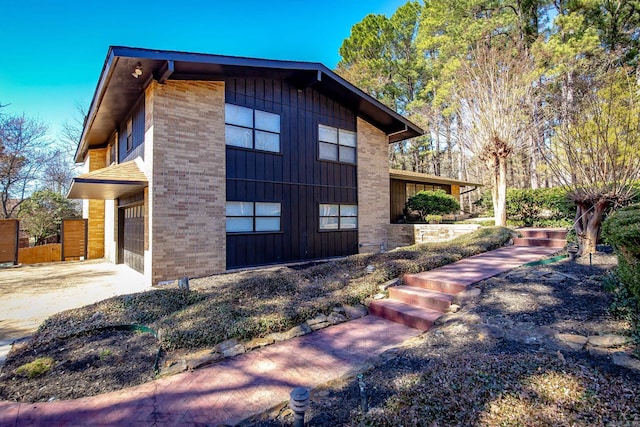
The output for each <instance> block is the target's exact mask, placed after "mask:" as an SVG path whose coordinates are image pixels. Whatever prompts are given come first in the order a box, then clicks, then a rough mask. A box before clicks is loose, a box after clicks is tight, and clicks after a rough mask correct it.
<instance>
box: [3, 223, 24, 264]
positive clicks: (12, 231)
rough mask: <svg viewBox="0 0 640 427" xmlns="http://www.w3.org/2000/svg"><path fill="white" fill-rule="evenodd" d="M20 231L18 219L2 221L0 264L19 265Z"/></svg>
mask: <svg viewBox="0 0 640 427" xmlns="http://www.w3.org/2000/svg"><path fill="white" fill-rule="evenodd" d="M19 230H20V223H19V221H18V220H17V219H0V264H5V263H12V264H17V263H18V235H19Z"/></svg>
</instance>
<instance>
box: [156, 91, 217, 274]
mask: <svg viewBox="0 0 640 427" xmlns="http://www.w3.org/2000/svg"><path fill="white" fill-rule="evenodd" d="M150 92H151V93H150ZM147 105H148V106H149V107H151V108H150V109H147V110H146V113H148V114H151V116H152V117H151V118H150V120H148V121H147V124H146V125H145V126H146V128H147V131H146V134H149V133H151V134H152V135H149V136H148V137H146V138H145V169H148V168H150V163H152V165H153V166H152V174H151V175H152V176H151V177H150V178H151V179H150V182H149V188H150V189H149V192H148V196H147V197H148V199H149V215H148V226H149V228H150V241H149V243H148V244H149V248H150V249H151V254H152V255H151V260H150V264H151V267H152V273H151V274H152V277H151V280H152V283H157V282H159V281H164V280H175V279H178V278H181V277H185V276H186V277H199V276H205V275H209V274H212V273H216V272H220V271H224V270H225V268H226V234H225V199H226V188H225V180H226V171H225V133H224V83H223V82H204V81H202V82H200V81H188V82H187V81H168V82H166V83H165V84H162V85H161V84H156V83H153V84H152V86H151V87H150V88H149V89H148V90H147ZM149 140H151V143H150V144H149V145H147V144H148V143H149ZM149 151H151V153H149ZM148 154H151V155H149V156H148ZM146 267H147V265H145V268H146Z"/></svg>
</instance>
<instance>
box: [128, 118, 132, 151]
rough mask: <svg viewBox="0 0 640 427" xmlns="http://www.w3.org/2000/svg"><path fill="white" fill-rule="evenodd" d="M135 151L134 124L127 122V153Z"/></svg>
mask: <svg viewBox="0 0 640 427" xmlns="http://www.w3.org/2000/svg"><path fill="white" fill-rule="evenodd" d="M132 149H133V122H132V120H131V119H129V120H127V153H128V152H129V151H131V150H132Z"/></svg>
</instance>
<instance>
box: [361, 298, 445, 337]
mask: <svg viewBox="0 0 640 427" xmlns="http://www.w3.org/2000/svg"><path fill="white" fill-rule="evenodd" d="M369 313H370V314H373V315H374V316H378V317H382V318H383V319H387V320H390V321H392V322H396V323H400V324H402V325H405V326H409V327H411V328H415V329H420V330H422V331H428V330H429V329H431V327H432V326H433V323H434V322H435V321H436V319H438V318H439V317H440V316H442V315H443V314H444V313H443V312H441V311H436V310H430V309H428V308H420V307H416V306H414V305H409V304H405V303H403V302H400V301H396V300H391V299H382V300H375V301H372V302H371V303H370V304H369Z"/></svg>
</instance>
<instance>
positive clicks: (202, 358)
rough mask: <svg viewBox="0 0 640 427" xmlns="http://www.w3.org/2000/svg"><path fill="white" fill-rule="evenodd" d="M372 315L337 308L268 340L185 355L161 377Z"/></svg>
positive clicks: (234, 341) (351, 307)
mask: <svg viewBox="0 0 640 427" xmlns="http://www.w3.org/2000/svg"><path fill="white" fill-rule="evenodd" d="M368 314H369V310H368V309H367V307H365V306H364V305H362V304H357V305H348V304H344V305H341V306H337V307H334V308H333V310H332V311H331V313H329V314H328V315H325V314H318V315H316V316H315V317H313V318H311V319H307V320H306V321H304V322H303V323H301V324H300V325H298V326H294V327H293V328H291V329H289V330H288V331H285V332H273V333H271V334H268V335H266V336H265V337H260V338H254V339H251V340H249V341H240V340H238V339H236V338H232V339H228V340H226V341H223V342H221V343H219V344H217V345H215V346H214V347H213V348H210V349H204V350H199V351H195V352H191V353H182V354H180V356H178V357H173V358H171V359H169V360H166V361H164V363H163V364H162V366H161V367H160V372H159V374H158V376H160V377H164V376H169V375H174V374H177V373H180V372H184V371H188V370H195V369H199V368H202V367H204V366H208V365H212V364H214V363H217V362H219V361H221V360H224V359H226V358H229V357H233V356H237V355H239V354H244V353H247V352H249V351H252V350H256V349H259V348H262V347H265V346H268V345H271V344H274V343H277V342H282V341H286V340H289V339H291V338H295V337H299V336H302V335H307V334H310V333H311V332H314V331H317V330H320V329H324V328H326V327H329V326H333V325H337V324H340V323H344V322H347V321H349V320H354V319H359V318H361V317H364V316H366V315H368Z"/></svg>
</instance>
